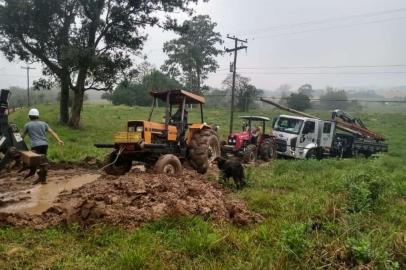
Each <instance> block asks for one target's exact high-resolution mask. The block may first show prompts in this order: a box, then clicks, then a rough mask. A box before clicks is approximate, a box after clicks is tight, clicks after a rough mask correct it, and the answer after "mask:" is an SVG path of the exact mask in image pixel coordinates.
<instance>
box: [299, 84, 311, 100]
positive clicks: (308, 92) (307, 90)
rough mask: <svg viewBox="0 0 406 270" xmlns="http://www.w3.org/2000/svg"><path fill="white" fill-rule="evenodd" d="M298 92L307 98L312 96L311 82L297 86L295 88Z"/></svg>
mask: <svg viewBox="0 0 406 270" xmlns="http://www.w3.org/2000/svg"><path fill="white" fill-rule="evenodd" d="M297 91H298V92H299V93H301V94H303V95H306V96H308V97H309V98H311V97H313V92H314V91H313V87H312V85H311V84H304V85H302V86H300V87H299V89H298V90H297Z"/></svg>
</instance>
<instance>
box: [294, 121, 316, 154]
mask: <svg viewBox="0 0 406 270" xmlns="http://www.w3.org/2000/svg"><path fill="white" fill-rule="evenodd" d="M317 129H318V127H317V126H316V121H314V120H307V121H306V122H305V123H304V125H303V128H302V132H301V133H300V135H299V139H298V143H297V147H298V148H299V151H304V150H305V149H307V148H308V145H309V144H311V143H315V144H317V134H316V131H317Z"/></svg>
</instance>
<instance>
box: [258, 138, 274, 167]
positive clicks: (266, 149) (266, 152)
mask: <svg viewBox="0 0 406 270" xmlns="http://www.w3.org/2000/svg"><path fill="white" fill-rule="evenodd" d="M259 155H260V156H261V159H262V160H264V161H270V160H272V159H276V146H275V143H274V142H273V141H272V140H271V139H269V138H268V139H265V140H264V141H263V142H262V144H261V145H260V147H259Z"/></svg>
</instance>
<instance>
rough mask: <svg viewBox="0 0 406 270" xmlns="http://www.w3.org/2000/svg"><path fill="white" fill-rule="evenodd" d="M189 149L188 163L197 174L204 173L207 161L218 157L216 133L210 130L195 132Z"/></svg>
mask: <svg viewBox="0 0 406 270" xmlns="http://www.w3.org/2000/svg"><path fill="white" fill-rule="evenodd" d="M188 149H189V156H188V157H189V163H190V165H192V167H193V168H194V169H195V170H196V171H197V172H198V173H202V174H204V173H206V172H207V170H208V168H209V161H212V160H214V159H215V158H216V157H219V156H220V154H221V153H220V143H219V139H218V136H217V133H216V132H215V131H214V130H212V129H201V130H198V131H195V133H194V134H193V136H192V139H191V142H190V144H189V146H188Z"/></svg>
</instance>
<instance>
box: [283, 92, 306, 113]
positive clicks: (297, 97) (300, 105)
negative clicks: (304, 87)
mask: <svg viewBox="0 0 406 270" xmlns="http://www.w3.org/2000/svg"><path fill="white" fill-rule="evenodd" d="M286 101H287V104H288V106H289V107H290V108H292V109H295V110H298V111H304V110H306V109H309V108H311V104H310V98H309V97H308V96H307V95H305V94H303V93H292V94H290V96H289V97H288V98H287V100H286Z"/></svg>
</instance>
